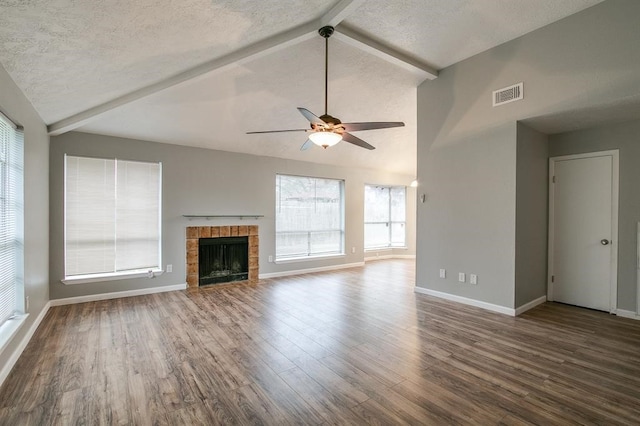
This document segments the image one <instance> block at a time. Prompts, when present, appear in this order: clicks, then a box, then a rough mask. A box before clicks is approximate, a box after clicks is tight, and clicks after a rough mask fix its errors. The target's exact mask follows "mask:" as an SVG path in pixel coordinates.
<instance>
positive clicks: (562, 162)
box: [549, 151, 618, 312]
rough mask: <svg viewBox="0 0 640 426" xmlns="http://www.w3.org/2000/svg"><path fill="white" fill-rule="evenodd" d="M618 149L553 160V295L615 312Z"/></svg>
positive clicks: (551, 185) (551, 282) (551, 294)
mask: <svg viewBox="0 0 640 426" xmlns="http://www.w3.org/2000/svg"><path fill="white" fill-rule="evenodd" d="M617 159H618V157H617V151H607V152H606V153H593V154H587V155H582V156H565V157H556V158H552V159H551V163H550V171H551V177H552V178H551V182H550V212H549V216H550V217H549V219H550V239H549V242H550V247H549V248H550V250H549V254H550V259H549V260H550V262H549V263H550V265H549V266H550V268H549V269H550V271H549V272H550V275H551V276H550V278H551V279H550V283H549V299H550V300H555V301H557V302H563V303H569V304H571V305H577V306H583V307H586V308H592V309H599V310H603V311H608V312H613V311H615V307H616V300H615V297H616V280H617V278H616V277H617V214H618V212H617V183H618V168H617Z"/></svg>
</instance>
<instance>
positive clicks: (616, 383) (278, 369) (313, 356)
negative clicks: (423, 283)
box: [0, 260, 640, 425]
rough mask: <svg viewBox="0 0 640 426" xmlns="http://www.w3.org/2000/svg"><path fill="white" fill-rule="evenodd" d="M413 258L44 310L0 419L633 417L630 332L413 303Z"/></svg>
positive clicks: (563, 420) (639, 353)
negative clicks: (44, 316)
mask: <svg viewBox="0 0 640 426" xmlns="http://www.w3.org/2000/svg"><path fill="white" fill-rule="evenodd" d="M414 266H415V265H414V263H413V262H412V261H406V260H393V261H379V262H372V263H368V264H367V265H366V266H365V267H362V268H355V269H349V270H341V271H337V272H327V273H316V274H308V275H300V276H292V277H286V278H278V279H270V280H262V281H261V282H260V283H259V284H257V285H227V286H217V287H216V286H213V287H209V288H206V289H204V290H192V291H182V292H172V293H161V294H154V295H149V296H140V297H131V298H125V299H116V300H109V301H101V302H91V303H83V304H78V305H69V306H60V307H54V308H52V309H51V310H50V311H49V312H48V314H47V316H46V318H45V320H44V321H43V323H42V325H41V326H40V328H39V329H38V330H37V332H36V334H35V335H34V337H33V339H32V341H31V342H30V343H29V345H28V346H27V348H26V350H25V351H24V353H23V355H22V357H21V358H20V360H19V361H18V363H17V364H16V366H15V368H14V370H13V372H12V373H11V374H10V376H9V377H8V378H7V380H6V381H5V383H4V385H3V386H2V388H0V424H2V425H23V424H24V425H49V424H60V425H68V424H91V425H93V424H135V425H145V424H171V425H184V424H277V425H287V424H447V425H449V424H481V425H491V424H508V425H522V424H544V425H547V424H563V425H565V424H639V423H640V321H634V320H629V319H624V318H618V317H615V316H611V315H608V314H605V313H600V312H595V311H590V310H586V309H579V308H575V307H570V306H564V305H559V304H553V303H547V304H544V305H542V306H540V307H538V308H536V309H534V310H531V311H529V312H527V313H525V314H524V315H522V316H521V317H518V318H511V317H507V316H504V315H500V314H494V313H490V312H487V311H483V310H480V309H476V308H472V307H468V306H464V305H459V304H455V303H451V302H447V301H443V300H440V299H436V298H432V297H429V296H425V295H420V294H415V293H414V292H413V285H414V273H413V270H414Z"/></svg>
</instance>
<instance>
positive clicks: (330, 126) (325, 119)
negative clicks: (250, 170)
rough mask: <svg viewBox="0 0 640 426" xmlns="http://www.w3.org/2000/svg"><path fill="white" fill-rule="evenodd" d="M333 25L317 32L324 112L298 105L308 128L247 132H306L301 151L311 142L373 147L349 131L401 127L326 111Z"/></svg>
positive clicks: (395, 124) (325, 146)
mask: <svg viewBox="0 0 640 426" xmlns="http://www.w3.org/2000/svg"><path fill="white" fill-rule="evenodd" d="M333 30H334V29H333V27H332V26H326V27H322V28H320V29H319V30H318V33H319V34H320V35H321V36H322V37H324V39H325V43H324V45H325V57H324V114H323V115H321V116H320V117H318V116H316V115H315V114H314V113H312V112H311V111H309V110H308V109H306V108H301V107H298V111H300V114H302V115H303V116H304V117H305V118H306V119H307V120H309V123H310V124H311V128H310V129H289V130H266V131H261V132H247V134H257V133H284V132H307V133H309V138H308V139H307V141H306V142H305V143H303V144H302V147H300V150H301V151H305V150H307V149H309V148H310V147H311V146H312V145H313V144H316V145H318V146H321V147H323V148H325V149H326V148H328V147H330V146H333V145H335V144H337V143H338V142H340V141H345V142H349V143H351V144H354V145H357V146H359V147H362V148H366V149H375V147H374V146H372V145H370V144H368V143H367V142H365V141H363V140H362V139H360V138H358V137H357V136H354V135H352V134H351V133H349V132H357V131H360V130H374V129H388V128H390V127H402V126H404V123H403V122H401V121H394V122H380V121H370V122H364V123H343V122H341V121H340V119H338V118H336V117H332V116H330V115H329V114H328V113H327V98H328V82H329V78H328V74H329V37H331V34H333Z"/></svg>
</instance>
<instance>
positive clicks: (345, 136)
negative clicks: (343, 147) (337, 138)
mask: <svg viewBox="0 0 640 426" xmlns="http://www.w3.org/2000/svg"><path fill="white" fill-rule="evenodd" d="M342 140H343V141H345V142H349V143H352V144H354V145H358V146H359V147H362V148H366V149H376V147H375V146H373V145H369V144H368V143H366V142H365V141H363V140H362V139H360V138H359V137H356V136H353V135H352V134H351V133H347V132H344V133H343V134H342Z"/></svg>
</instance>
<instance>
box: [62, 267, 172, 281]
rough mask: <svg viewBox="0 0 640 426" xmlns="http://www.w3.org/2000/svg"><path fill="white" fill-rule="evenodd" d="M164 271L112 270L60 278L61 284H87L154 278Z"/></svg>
mask: <svg viewBox="0 0 640 426" xmlns="http://www.w3.org/2000/svg"><path fill="white" fill-rule="evenodd" d="M163 272H164V271H163V270H161V269H157V268H156V269H139V270H136V271H126V272H112V273H109V274H88V275H76V276H73V277H68V278H65V279H63V280H60V282H62V284H65V285H74V284H89V283H97V282H102V281H115V280H128V279H131V278H155V277H156V276H158V275H162V273H163Z"/></svg>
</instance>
